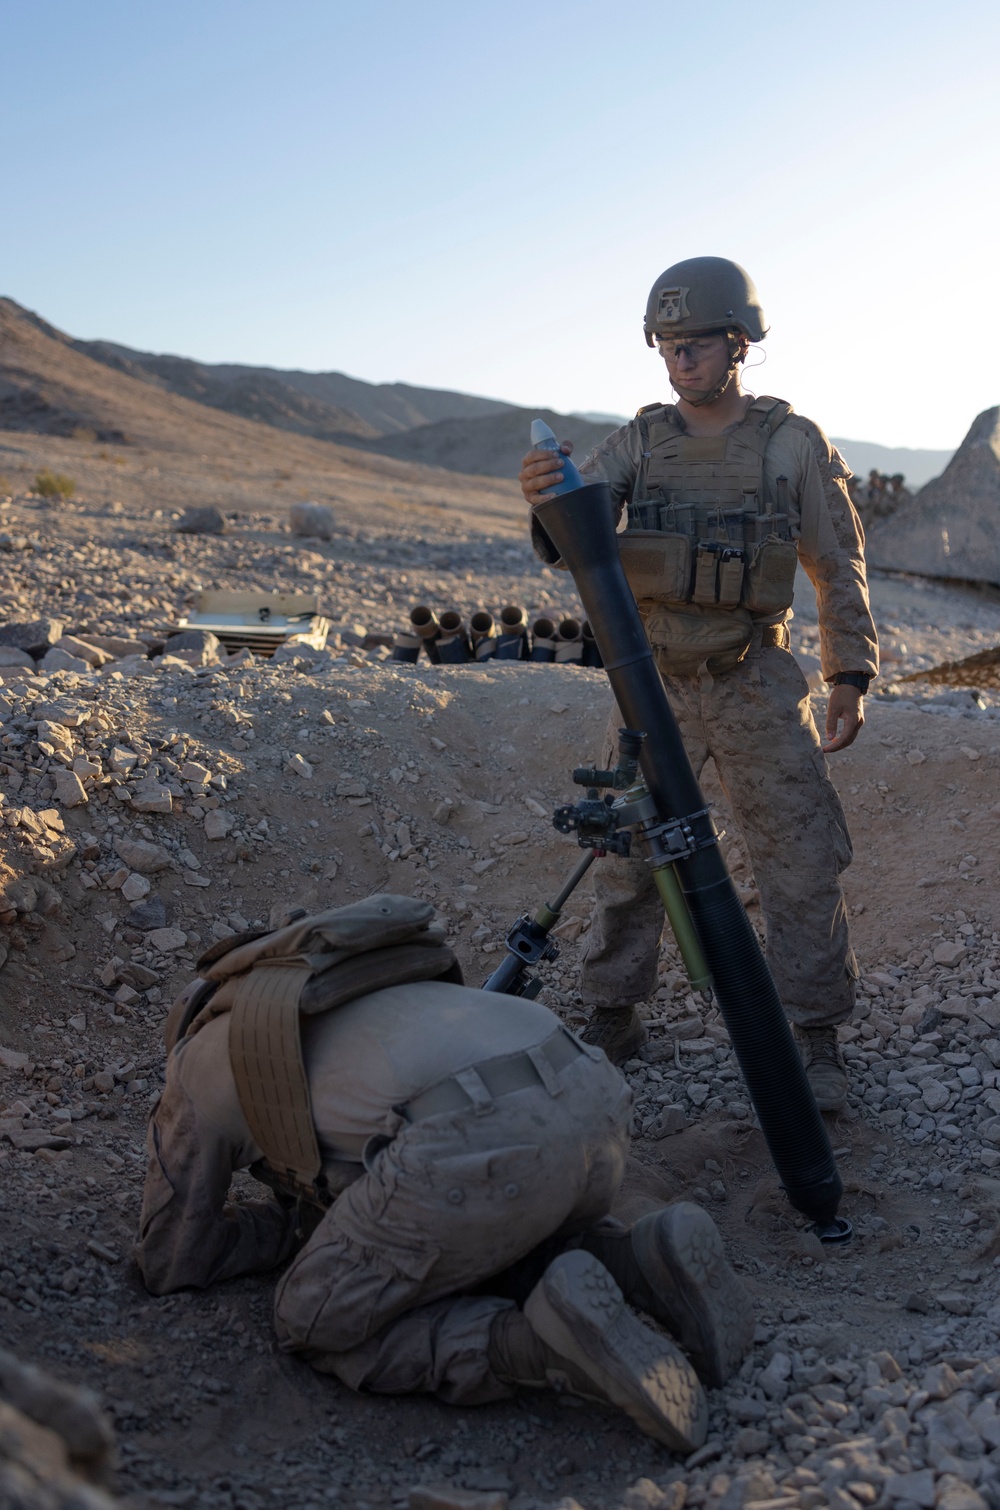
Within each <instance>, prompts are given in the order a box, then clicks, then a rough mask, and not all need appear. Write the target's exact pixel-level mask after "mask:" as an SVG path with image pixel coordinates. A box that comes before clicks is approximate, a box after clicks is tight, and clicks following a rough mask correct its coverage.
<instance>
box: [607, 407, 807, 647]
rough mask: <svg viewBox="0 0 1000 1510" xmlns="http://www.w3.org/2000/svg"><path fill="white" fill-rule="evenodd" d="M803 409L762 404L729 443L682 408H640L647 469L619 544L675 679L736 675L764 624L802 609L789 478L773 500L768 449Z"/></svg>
mask: <svg viewBox="0 0 1000 1510" xmlns="http://www.w3.org/2000/svg"><path fill="white" fill-rule="evenodd" d="M791 412H792V406H791V404H787V403H785V402H784V401H783V400H782V399H776V398H768V397H761V398H758V399H755V400H754V402H753V403H752V404H751V405H750V408H749V409H748V410H747V412H746V414H745V416H744V418H743V419H742V420H741V421H740V423H739V424H738V425H736V426H734V427H733V428H732V429H731V430H730V431H729V432H728V433H727V434H725V435H719V436H695V435H688V434H687V432H686V431H685V430H684V429H683V427H682V425H681V423H680V421H679V420H678V418H677V411H676V409H675V408H674V406H673V405H672V404H655V405H651V406H650V407H649V408H647V409H640V411H639V414H638V416H637V423H638V426H639V434H640V437H641V440H642V460H641V463H640V467H639V472H638V474H637V476H636V479H635V483H634V486H633V490H632V497H631V499H630V501H629V503H628V514H627V521H626V528H625V531H624V532H623V533H622V534H620V535H619V537H618V541H619V547H620V550H621V560H622V566H623V567H624V569H625V575H626V577H627V578H628V581H629V585H630V587H631V588H632V591H633V592H634V593H635V596H636V601H637V602H638V605H639V611H640V613H641V614H642V616H643V619H644V621H645V624H646V631H647V634H648V635H649V639H650V643H651V644H652V646H653V649H654V651H655V652H656V655H657V663H658V664H659V667H660V670H661V671H663V672H664V673H665V674H668V675H671V674H672V675H678V676H684V675H695V674H697V673H698V672H700V671H704V670H706V669H707V670H708V671H710V672H713V673H715V674H719V673H720V672H723V671H726V670H731V669H732V667H733V666H735V665H737V664H738V663H739V661H741V660H742V659H743V657H744V656H745V654H746V652H747V650H748V649H749V646H750V643H751V641H752V638H753V632H754V621H755V619H771V620H773V619H775V618H777V617H778V616H779V615H782V614H784V613H786V612H787V610H788V609H789V608H790V607H791V605H792V595H793V588H794V581H795V568H796V564H797V560H798V553H797V551H796V547H795V542H794V541H793V539H792V534H791V529H790V526H789V516H788V480H787V478H785V477H779V478H778V479H777V485H776V489H775V494H774V496H772V495H771V493H770V492H769V489H768V487H767V483H766V479H765V475H764V456H765V453H766V451H767V446H768V443H769V441H770V439H771V436H772V435H773V434H774V432H775V430H777V428H778V426H779V425H781V424H782V423H783V422H784V421H785V420H786V419H787V417H788V415H789V414H791Z"/></svg>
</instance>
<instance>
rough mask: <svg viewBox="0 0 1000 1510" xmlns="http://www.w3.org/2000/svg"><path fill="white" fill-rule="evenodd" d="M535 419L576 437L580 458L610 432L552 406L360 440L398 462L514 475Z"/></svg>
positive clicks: (571, 438) (562, 434)
mask: <svg viewBox="0 0 1000 1510" xmlns="http://www.w3.org/2000/svg"><path fill="white" fill-rule="evenodd" d="M533 419H544V420H545V422H546V424H547V425H550V426H551V428H552V429H553V430H554V431H555V432H556V434H557V435H558V437H559V439H560V440H568V441H572V443H573V448H574V452H575V455H576V457H577V460H581V459H582V458H583V457H584V456H586V454H587V452H588V451H589V450H591V448H592V447H593V446H596V445H597V444H598V442H599V441H602V440H603V439H604V437H605V436H606V435H608V434H609V433H610V428H609V426H608V425H607V424H604V423H602V424H599V425H595V424H593V423H591V422H590V421H588V420H585V419H581V418H580V417H579V416H578V415H575V414H569V415H567V414H556V413H554V412H553V410H551V409H510V410H509V411H508V412H507V413H506V414H495V415H486V416H485V417H484V418H481V419H444V420H439V421H438V423H437V424H436V425H420V426H419V427H418V428H417V429H415V430H406V431H405V432H404V433H403V434H402V435H385V436H383V437H382V438H381V439H380V440H375V441H363V442H358V444H361V445H363V446H364V449H365V450H366V451H376V452H378V454H379V455H380V456H392V457H395V459H396V460H397V461H419V462H423V463H424V464H425V465H426V466H432V467H447V468H448V470H449V471H451V472H471V473H474V474H478V475H479V476H483V477H516V476H517V474H518V471H519V470H520V466H521V457H522V456H523V455H524V453H525V451H527V450H528V447H529V445H530V439H529V428H530V425H531V421H532V420H533ZM611 428H613V427H611Z"/></svg>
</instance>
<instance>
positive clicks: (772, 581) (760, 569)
mask: <svg viewBox="0 0 1000 1510" xmlns="http://www.w3.org/2000/svg"><path fill="white" fill-rule="evenodd" d="M797 564H798V551H797V550H796V548H795V542H794V541H793V540H779V539H777V538H776V537H775V536H773V535H772V537H771V538H770V539H769V540H765V541H764V543H763V544H762V545H758V546H757V547H756V549H755V550H754V552H753V555H752V556H751V559H750V564H749V567H748V568H747V580H746V589H745V591H744V594H743V604H744V607H746V608H749V609H750V610H751V612H753V613H767V614H772V613H783V612H784V610H785V609H786V608H791V606H792V598H793V597H794V593H795V568H796V566H797Z"/></svg>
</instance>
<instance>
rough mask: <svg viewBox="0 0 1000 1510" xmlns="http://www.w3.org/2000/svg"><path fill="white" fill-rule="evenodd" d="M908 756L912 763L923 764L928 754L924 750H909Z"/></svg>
mask: <svg viewBox="0 0 1000 1510" xmlns="http://www.w3.org/2000/svg"><path fill="white" fill-rule="evenodd" d="M906 758H907V760H908V761H909V762H910V764H911V765H923V763H924V761H925V760H926V759H927V756H926V755H925V754H924V752H923V750H907V752H906Z"/></svg>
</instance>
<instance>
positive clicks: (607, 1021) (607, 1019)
mask: <svg viewBox="0 0 1000 1510" xmlns="http://www.w3.org/2000/svg"><path fill="white" fill-rule="evenodd" d="M580 1037H581V1038H582V1039H583V1041H584V1043H592V1044H593V1045H594V1047H595V1048H598V1049H603V1050H604V1052H605V1054H607V1056H608V1058H609V1059H610V1060H611V1063H612V1064H624V1063H625V1061H626V1060H627V1059H631V1058H632V1056H633V1055H634V1054H636V1053H638V1051H639V1050H640V1049H641V1048H642V1046H643V1044H644V1043H645V1042H646V1039H647V1038H648V1037H649V1034H648V1033H647V1032H646V1028H645V1025H644V1024H643V1021H642V1018H641V1017H640V1016H639V1013H638V1010H637V1009H636V1008H635V1007H595V1008H594V1010H593V1011H592V1012H591V1014H590V1021H589V1022H588V1023H587V1026H586V1027H585V1028H584V1030H583V1032H582V1033H581V1034H580Z"/></svg>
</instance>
